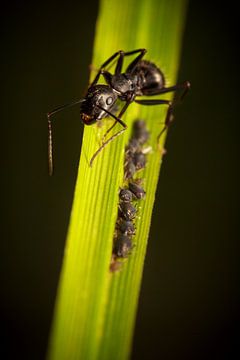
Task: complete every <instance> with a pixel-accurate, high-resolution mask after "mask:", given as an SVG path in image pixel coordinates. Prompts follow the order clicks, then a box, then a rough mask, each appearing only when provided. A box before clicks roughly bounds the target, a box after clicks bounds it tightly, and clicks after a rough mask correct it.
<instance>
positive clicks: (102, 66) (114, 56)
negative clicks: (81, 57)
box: [90, 50, 123, 86]
mask: <svg viewBox="0 0 240 360" xmlns="http://www.w3.org/2000/svg"><path fill="white" fill-rule="evenodd" d="M121 53H123V51H122V50H119V51H117V52H115V53H114V54H113V55H112V56H110V58H108V59H107V60H106V61H105V62H104V63H103V64H102V65H101V67H100V69H99V70H98V73H97V75H96V77H95V79H94V80H93V82H92V83H91V84H90V86H93V85H96V83H97V82H98V79H99V77H100V75H101V73H102V70H103V69H104V68H105V67H106V66H108V65H109V64H110V63H111V62H112V61H113V60H114V59H115V58H116V57H117V56H118V55H119V54H121Z"/></svg>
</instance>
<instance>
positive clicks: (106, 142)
mask: <svg viewBox="0 0 240 360" xmlns="http://www.w3.org/2000/svg"><path fill="white" fill-rule="evenodd" d="M126 105H127V106H128V105H129V104H128V103H127V104H125V105H124V107H123V108H122V110H121V112H120V114H119V117H117V116H115V115H114V114H112V113H110V111H108V110H106V109H104V108H103V107H101V106H100V105H97V106H98V107H99V108H100V109H101V110H103V111H105V112H106V113H107V114H108V115H109V116H112V117H113V118H114V119H115V123H114V126H115V125H116V123H119V124H121V125H122V126H123V127H124V129H122V130H120V131H118V132H117V133H116V134H114V135H113V136H111V137H110V138H109V139H108V140H107V141H105V142H104V143H103V144H102V145H101V146H100V147H99V148H98V150H97V151H96V152H95V153H94V154H93V156H92V158H91V160H90V166H91V167H92V164H93V161H94V159H95V158H96V157H97V155H98V154H99V153H100V152H101V151H102V150H103V149H104V148H105V147H106V146H107V145H108V144H109V143H110V142H111V141H113V140H114V139H115V138H116V137H118V136H119V135H121V134H122V133H123V132H124V131H125V130H126V129H127V125H126V124H125V123H124V122H123V121H122V120H121V119H120V116H122V115H123V114H124V112H125V111H126V109H127V106H126ZM114 126H112V127H111V129H112V128H113V127H114ZM108 132H109V131H108ZM105 135H106V134H105Z"/></svg>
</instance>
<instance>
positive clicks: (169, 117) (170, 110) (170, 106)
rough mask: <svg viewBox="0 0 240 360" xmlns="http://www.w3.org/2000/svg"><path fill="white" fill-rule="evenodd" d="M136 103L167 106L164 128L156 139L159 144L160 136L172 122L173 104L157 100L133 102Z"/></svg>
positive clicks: (168, 101)
mask: <svg viewBox="0 0 240 360" xmlns="http://www.w3.org/2000/svg"><path fill="white" fill-rule="evenodd" d="M134 101H135V102H136V103H138V104H140V105H163V104H165V105H168V111H167V115H166V119H165V122H164V124H165V126H164V128H163V129H162V130H161V132H160V134H159V135H158V137H157V142H159V140H160V137H161V136H162V134H163V133H164V132H165V131H166V130H167V128H168V127H169V126H170V124H171V122H172V121H173V114H172V113H173V107H174V105H173V103H172V101H170V100H158V99H154V100H134Z"/></svg>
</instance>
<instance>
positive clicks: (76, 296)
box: [48, 0, 187, 360]
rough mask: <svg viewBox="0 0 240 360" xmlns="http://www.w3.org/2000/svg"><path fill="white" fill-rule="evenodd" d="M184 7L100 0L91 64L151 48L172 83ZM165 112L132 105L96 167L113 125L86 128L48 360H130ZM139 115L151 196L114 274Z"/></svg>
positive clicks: (171, 0)
mask: <svg viewBox="0 0 240 360" xmlns="http://www.w3.org/2000/svg"><path fill="white" fill-rule="evenodd" d="M186 5H187V3H186V1H185V0H121V1H114V0H102V1H101V3H100V12H99V17H98V21H97V26H96V36H95V44H94V57H93V61H92V63H93V64H94V66H96V67H99V66H100V65H101V64H102V63H103V62H104V61H105V60H106V59H107V58H108V57H109V56H111V55H112V54H113V53H114V52H115V51H117V50H120V49H123V50H125V51H129V50H133V49H137V48H146V49H148V53H147V55H146V56H145V58H146V59H149V60H151V61H153V62H155V63H156V64H157V65H158V66H159V67H160V68H161V69H162V71H163V72H164V74H165V76H166V79H167V82H168V84H169V85H172V84H174V83H175V82H176V75H177V68H178V63H179V55H180V46H181V38H182V33H183V25H184V20H185V10H186ZM92 76H94V74H92ZM182 80H184V79H182ZM166 97H167V96H166ZM170 97H171V95H168V97H167V98H170ZM165 115H166V108H165V107H163V106H153V107H150V106H146V107H144V106H140V105H136V104H132V105H131V106H130V107H129V110H128V111H127V113H126V115H125V116H124V118H123V119H124V120H125V121H126V123H127V125H128V130H127V131H126V132H125V133H124V135H123V136H120V137H119V138H118V139H116V140H115V141H113V142H112V143H111V144H110V145H108V146H107V147H106V148H105V149H104V151H102V153H101V154H100V155H99V156H98V157H97V159H96V160H95V162H94V164H93V167H92V168H90V167H89V161H90V159H91V156H92V155H93V153H94V152H95V151H96V149H97V148H98V147H99V143H100V140H101V137H102V135H103V134H104V132H105V131H106V126H107V127H108V126H109V125H110V122H109V121H108V120H106V121H104V122H105V125H104V126H103V127H102V128H101V129H98V128H96V127H95V126H91V127H86V128H85V129H84V138H83V145H82V151H81V158H80V164H79V171H78V178H77V183H76V189H75V195H74V201H73V207H72V213H71V220H70V226H69V231H68V236H67V243H66V250H65V255H64V261H63V267H62V272H61V277H60V282H59V289H58V293H57V300H56V306H55V312H54V319H53V325H52V331H51V335H50V343H49V350H48V359H49V360H62V359H66V360H71V359H76V360H78V359H84V360H88V359H89V360H92V359H99V360H102V359H126V358H127V357H128V356H129V352H130V347H131V339H132V334H133V328H134V320H135V315H136V310H137V302H138V296H139V290H140V284H141V277H142V271H143V263H144V257H145V252H146V245H147V237H148V233H149V227H150V222H151V214H152V209H153V203H154V198H155V191H156V187H157V182H158V176H159V170H160V164H161V152H160V151H159V149H158V148H157V143H156V138H157V135H158V134H159V132H160V130H161V129H162V127H163V125H162V122H163V121H164V119H165ZM137 116H140V117H141V118H143V119H145V120H146V122H147V127H148V129H149V130H150V132H151V140H150V145H151V146H152V148H153V153H152V154H150V155H149V157H148V164H147V167H146V169H145V170H144V172H143V173H142V177H143V178H144V179H145V182H144V187H145V190H146V194H147V195H146V199H145V200H143V201H142V202H141V208H140V209H139V212H138V215H139V217H138V219H137V221H136V227H137V234H136V237H135V241H136V247H135V248H134V250H133V252H132V254H131V256H130V257H129V259H128V260H127V261H126V263H125V264H124V266H123V269H122V271H120V272H118V273H114V274H112V273H110V272H109V264H110V259H111V251H112V242H113V233H114V227H115V221H116V218H117V209H118V206H117V204H118V189H119V187H120V186H121V184H122V181H123V157H124V145H125V144H126V142H127V140H128V138H129V136H130V133H131V124H132V122H133V121H134V120H135V118H136V117H137ZM106 123H108V124H107V125H106ZM164 140H165V139H164V136H163V137H162V141H163V142H164ZM162 145H163V144H162Z"/></svg>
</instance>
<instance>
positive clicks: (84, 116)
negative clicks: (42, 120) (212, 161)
mask: <svg viewBox="0 0 240 360" xmlns="http://www.w3.org/2000/svg"><path fill="white" fill-rule="evenodd" d="M146 52H147V50H146V49H137V50H133V51H128V52H124V51H122V50H120V51H117V52H116V53H114V54H113V55H112V56H110V58H108V59H107V60H106V61H105V62H104V63H103V64H102V65H101V67H100V69H99V71H98V72H97V75H96V76H95V79H94V80H93V81H92V83H91V84H90V86H89V87H88V90H87V94H86V96H85V97H84V98H83V99H80V100H77V101H75V102H73V103H70V104H66V105H63V106H61V107H59V108H56V109H54V110H52V111H51V112H49V113H48V114H47V118H48V163H49V175H52V174H53V154H52V122H51V116H52V115H53V114H56V113H57V112H59V111H61V110H63V109H64V108H66V107H69V106H73V105H76V104H80V117H81V120H82V122H83V123H84V124H85V125H92V124H94V123H97V122H98V121H101V120H102V119H104V118H105V117H107V116H111V117H112V118H113V119H114V120H115V122H114V124H113V125H112V126H111V127H110V128H109V129H108V130H107V132H106V133H105V135H104V137H103V143H102V145H101V146H100V147H99V149H98V150H97V151H96V152H95V153H94V155H93V156H92V158H91V160H90V166H92V164H93V161H94V159H95V158H96V156H97V155H98V154H99V153H100V152H101V151H102V150H103V149H104V148H105V146H106V145H107V144H109V143H110V142H111V141H113V140H114V139H115V138H116V137H118V136H119V135H121V134H122V133H123V132H124V131H125V130H126V129H127V125H126V124H125V123H124V122H123V121H122V120H121V117H122V116H123V114H124V113H125V111H126V110H127V108H128V106H129V105H130V104H131V103H132V102H135V103H137V104H140V105H162V104H165V105H167V106H168V112H167V116H166V120H165V126H164V129H163V130H162V131H161V133H160V134H159V136H158V140H159V138H160V136H161V135H162V133H163V132H164V131H165V130H166V129H167V127H168V126H169V124H170V122H171V119H172V111H173V105H174V103H173V102H171V101H170V100H163V99H152V100H149V99H147V100H145V99H144V100H141V99H140V100H139V99H136V97H138V96H153V95H160V94H164V93H168V92H173V91H176V90H181V89H182V90H183V93H182V95H181V97H180V99H179V100H182V99H183V98H184V96H185V95H186V93H187V91H188V90H189V88H190V83H189V82H188V81H185V82H183V83H180V84H176V85H174V86H170V87H166V86H165V77H164V74H163V73H162V71H161V70H160V69H159V68H158V67H157V66H156V65H155V64H154V63H152V62H150V61H147V60H143V57H144V55H145V54H146ZM134 54H137V56H136V58H135V59H134V60H133V61H132V62H131V63H130V64H129V65H128V67H127V69H126V71H125V72H124V73H122V67H123V60H124V58H125V57H126V56H130V55H134ZM117 57H118V60H117V63H116V67H115V71H114V74H113V75H112V74H111V73H110V72H108V71H107V70H105V68H106V67H107V66H111V65H113V62H114V61H115V60H116V58H117ZM111 63H112V64H111ZM101 75H102V76H103V77H104V79H105V81H106V83H107V85H100V84H98V80H99V78H100V76H101ZM118 99H120V100H122V101H123V102H125V104H124V106H123V108H122V109H121V111H120V112H119V114H118V116H116V115H115V114H114V113H113V112H115V111H114V109H115V105H116V102H117V100H118ZM117 123H119V124H121V125H122V127H123V128H122V129H121V130H119V131H118V132H117V133H115V134H114V135H112V136H111V137H110V138H109V139H108V140H107V141H104V139H105V137H106V135H107V134H108V133H109V132H110V131H111V130H112V129H113V127H114V126H115V125H116V124H117Z"/></svg>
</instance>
